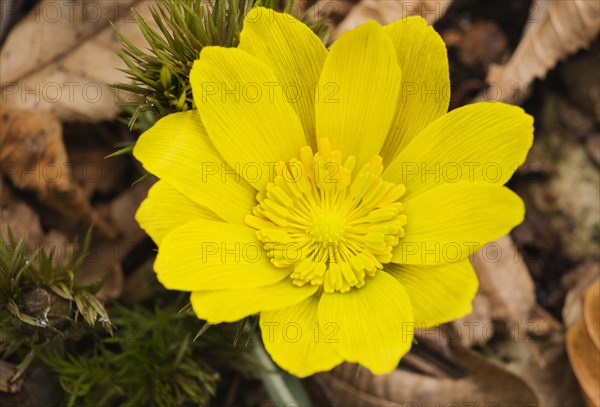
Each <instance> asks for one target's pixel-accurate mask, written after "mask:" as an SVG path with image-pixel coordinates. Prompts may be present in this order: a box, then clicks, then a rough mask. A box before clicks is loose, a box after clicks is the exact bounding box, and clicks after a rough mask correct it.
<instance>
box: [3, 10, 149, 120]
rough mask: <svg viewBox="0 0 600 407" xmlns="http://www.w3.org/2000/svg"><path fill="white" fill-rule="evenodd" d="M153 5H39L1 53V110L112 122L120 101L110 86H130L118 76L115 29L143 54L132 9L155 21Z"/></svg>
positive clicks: (121, 94)
mask: <svg viewBox="0 0 600 407" xmlns="http://www.w3.org/2000/svg"><path fill="white" fill-rule="evenodd" d="M151 3H152V2H145V1H141V0H137V1H131V0H115V1H110V2H108V1H101V0H95V1H85V2H70V1H64V2H56V1H53V0H44V1H42V2H40V3H39V4H38V5H37V7H36V8H35V9H34V10H33V11H32V12H31V13H29V14H28V17H26V18H25V19H24V20H23V21H21V22H20V23H19V24H18V25H17V26H16V27H15V28H14V29H13V30H12V31H11V33H10V34H9V36H8V38H7V39H6V43H5V45H4V47H3V48H2V50H1V51H0V59H1V60H2V77H1V84H0V85H1V88H0V98H1V100H2V103H3V105H5V106H6V107H18V108H20V109H29V110H43V111H50V112H53V113H54V115H55V116H56V117H57V118H59V119H60V120H62V121H92V122H96V121H101V120H109V119H112V118H113V117H114V116H115V115H116V114H117V113H118V112H119V107H118V106H117V102H118V98H117V94H116V93H115V91H114V90H112V89H110V88H109V86H108V85H110V84H114V83H117V82H123V83H126V82H128V80H127V77H126V75H125V74H124V73H123V72H121V71H119V70H118V68H125V66H124V63H123V62H122V61H121V59H120V58H119V57H118V56H117V55H116V53H115V50H116V49H117V48H118V47H119V46H120V42H119V41H118V39H117V37H116V35H115V28H116V29H117V30H119V31H120V32H121V33H123V34H124V35H125V36H126V37H127V38H128V39H129V40H130V41H131V42H132V43H134V44H135V45H137V46H138V47H139V48H141V49H143V48H144V47H145V46H147V45H146V44H147V43H146V41H145V39H144V38H143V36H142V34H141V32H140V30H139V28H138V26H137V24H136V23H135V20H134V19H133V17H132V13H131V11H130V7H134V6H135V7H136V8H138V12H139V13H140V15H141V16H142V17H145V18H146V20H147V21H152V19H151V18H148V17H149V8H148V4H151ZM111 21H112V22H114V25H115V28H113V27H112V26H111V25H110V22H111ZM24 44H27V45H24ZM24 47H26V48H24ZM118 96H119V97H121V98H123V99H126V98H127V97H128V96H127V95H126V94H123V93H120V94H118Z"/></svg>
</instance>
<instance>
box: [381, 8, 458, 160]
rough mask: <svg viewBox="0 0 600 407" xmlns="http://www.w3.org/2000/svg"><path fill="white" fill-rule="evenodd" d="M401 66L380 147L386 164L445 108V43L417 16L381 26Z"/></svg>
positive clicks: (447, 81)
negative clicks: (398, 85)
mask: <svg viewBox="0 0 600 407" xmlns="http://www.w3.org/2000/svg"><path fill="white" fill-rule="evenodd" d="M383 30H384V32H385V33H386V34H387V35H388V36H389V37H390V38H391V39H392V42H393V44H394V48H395V50H396V56H397V58H398V64H399V65H400V69H402V87H401V89H400V94H399V96H398V103H397V106H396V112H395V113H394V119H393V121H392V126H391V127H390V131H389V133H388V136H387V138H386V140H385V143H384V146H383V148H382V150H381V156H382V157H383V159H384V163H385V164H387V163H389V162H391V161H392V159H393V158H394V157H395V156H396V155H397V154H398V152H399V151H401V150H402V148H403V147H404V146H406V145H407V144H408V142H409V141H410V140H411V138H413V137H414V136H416V135H417V134H418V133H419V132H420V131H421V130H422V129H423V128H424V127H425V126H427V125H428V124H429V123H430V122H432V121H433V120H435V119H436V118H438V117H439V116H441V115H443V114H444V113H446V112H447V111H448V103H449V101H450V76H449V70H448V56H447V54H446V45H445V44H444V41H443V40H442V39H441V38H440V36H439V35H438V33H436V32H435V30H434V29H433V27H429V26H427V24H426V23H425V20H423V19H422V18H421V17H407V18H403V19H401V20H398V21H396V22H394V23H392V24H389V25H387V26H385V27H384V28H383Z"/></svg>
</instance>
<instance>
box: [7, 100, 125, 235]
mask: <svg viewBox="0 0 600 407" xmlns="http://www.w3.org/2000/svg"><path fill="white" fill-rule="evenodd" d="M0 120H2V126H1V127H0V160H1V161H2V167H1V172H2V175H3V176H5V177H6V178H7V179H9V180H10V181H11V183H12V185H13V186H14V187H15V188H17V189H20V190H24V191H28V192H32V193H33V194H35V197H36V198H37V199H38V201H39V202H40V203H42V204H44V205H46V206H48V207H49V208H51V209H52V210H54V211H56V212H57V213H58V214H59V215H60V216H61V217H62V218H64V219H65V220H67V221H68V222H69V223H70V224H71V225H72V226H74V227H76V228H78V229H80V230H82V231H85V230H86V229H87V228H89V226H90V225H92V224H93V225H95V229H94V230H95V231H96V233H98V234H99V235H101V236H104V237H106V238H109V239H110V238H112V237H113V232H112V231H111V230H110V228H108V226H107V225H106V224H105V222H104V221H103V220H102V219H101V218H100V217H99V216H98V215H97V213H96V212H95V211H94V210H93V209H92V207H91V205H90V203H89V202H88V200H87V198H86V196H85V194H84V192H83V190H82V189H81V187H79V186H78V185H77V184H75V183H73V182H72V177H71V170H70V162H69V159H68V156H67V152H66V149H65V146H64V143H63V139H62V126H61V124H60V122H59V121H58V120H57V119H56V118H55V117H54V116H53V115H52V114H50V113H47V112H36V113H34V112H27V111H10V110H3V112H2V117H1V119H0Z"/></svg>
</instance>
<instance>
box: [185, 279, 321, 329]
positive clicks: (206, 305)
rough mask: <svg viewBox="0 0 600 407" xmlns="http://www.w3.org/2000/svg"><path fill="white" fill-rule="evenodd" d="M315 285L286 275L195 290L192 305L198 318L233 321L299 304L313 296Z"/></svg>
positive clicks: (213, 320)
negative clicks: (274, 280)
mask: <svg viewBox="0 0 600 407" xmlns="http://www.w3.org/2000/svg"><path fill="white" fill-rule="evenodd" d="M318 288H319V287H318V286H313V285H305V286H302V287H298V286H295V285H294V284H293V283H292V280H291V279H289V278H285V279H283V280H281V281H279V282H277V283H275V284H271V285H266V286H263V287H256V288H244V289H241V290H217V291H194V292H193V293H192V296H191V301H192V307H193V308H194V311H195V312H196V315H197V316H198V318H200V319H205V320H206V321H208V322H209V323H211V324H218V323H221V322H233V321H237V320H239V319H242V318H244V317H247V316H248V315H252V314H256V313H258V312H261V311H270V310H274V309H278V308H285V307H289V306H291V305H295V304H298V303H299V302H301V301H303V300H305V299H306V298H308V297H310V296H311V295H313V294H314V293H315V292H316V291H317V289H318Z"/></svg>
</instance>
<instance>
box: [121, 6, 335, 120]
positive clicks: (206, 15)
mask: <svg viewBox="0 0 600 407" xmlns="http://www.w3.org/2000/svg"><path fill="white" fill-rule="evenodd" d="M280 3H282V2H281V1H279V0H216V1H215V3H214V5H213V6H212V7H206V5H205V4H203V0H164V1H157V2H156V5H155V6H154V9H153V10H152V12H151V14H152V19H153V20H154V23H155V25H156V26H157V27H158V29H154V28H152V27H151V25H150V24H149V23H148V22H146V21H144V19H143V18H141V17H140V15H139V14H136V15H135V18H136V22H137V24H138V25H139V27H140V30H141V32H142V34H143V35H144V37H145V38H146V40H147V41H148V44H149V46H150V49H149V50H148V51H143V50H141V49H139V48H138V47H136V46H135V45H134V44H133V43H131V41H129V40H128V39H127V38H126V37H124V36H123V35H121V34H120V33H117V34H118V35H119V38H120V39H121V41H122V43H123V49H122V51H120V52H119V56H120V57H121V59H122V60H123V61H124V62H125V64H126V65H127V69H125V70H124V72H125V73H126V74H127V75H128V77H129V78H130V79H131V80H132V83H131V84H124V83H119V84H115V85H114V87H115V88H116V89H121V90H125V91H127V92H131V93H132V94H134V95H136V96H138V97H139V98H140V99H141V100H140V101H136V102H134V103H132V104H129V106H127V109H126V110H128V111H132V112H133V113H132V116H131V120H130V126H131V127H132V128H133V127H134V126H135V124H136V121H137V120H138V118H139V116H140V114H141V113H143V112H148V111H151V112H153V113H154V115H155V116H156V117H157V118H160V117H163V116H166V115H168V114H170V113H174V112H182V111H186V110H189V109H192V108H193V107H194V101H193V98H192V89H191V86H190V83H189V72H190V70H191V68H192V64H193V62H194V61H195V60H196V59H198V57H199V55H200V51H201V50H202V48H204V47H205V46H209V45H220V46H224V47H235V46H237V45H238V43H239V35H240V32H241V30H242V23H243V20H244V17H245V16H246V14H247V13H248V12H249V11H250V10H251V9H252V8H253V7H256V6H263V7H269V8H277V9H282V8H283V9H284V11H287V12H290V13H292V12H293V11H294V10H295V7H294V6H295V0H290V1H287V2H285V7H282V4H280ZM301 18H302V19H303V20H306V18H305V16H302V17H301ZM312 28H313V30H314V31H315V32H316V33H317V34H318V35H320V36H321V37H322V38H324V37H325V36H326V35H327V32H326V31H327V28H326V26H325V24H324V23H322V22H319V23H316V24H313V25H312ZM142 127H145V126H142Z"/></svg>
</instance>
